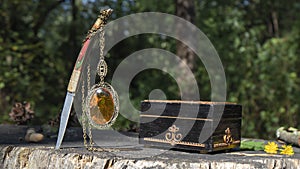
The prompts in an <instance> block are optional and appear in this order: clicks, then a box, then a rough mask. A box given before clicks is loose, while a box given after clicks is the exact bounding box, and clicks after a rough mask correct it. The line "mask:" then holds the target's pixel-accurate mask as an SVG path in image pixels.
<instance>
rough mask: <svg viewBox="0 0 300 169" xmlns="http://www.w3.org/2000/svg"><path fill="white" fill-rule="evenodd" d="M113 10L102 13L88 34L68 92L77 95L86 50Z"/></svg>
mask: <svg viewBox="0 0 300 169" xmlns="http://www.w3.org/2000/svg"><path fill="white" fill-rule="evenodd" d="M112 11H113V10H112V9H106V10H103V11H101V12H100V15H99V16H98V18H97V20H96V22H95V23H94V25H93V26H92V28H91V29H90V30H89V31H88V34H87V36H86V38H85V40H84V41H83V46H82V48H81V50H80V53H79V55H78V58H77V60H76V63H75V66H74V69H73V72H72V75H71V78H70V81H69V85H68V88H67V90H68V92H71V93H75V91H76V88H77V84H78V80H79V77H80V73H81V67H82V63H83V60H84V57H85V55H86V54H85V53H86V50H87V48H88V46H89V43H90V39H91V37H92V36H93V35H95V34H96V32H97V30H99V29H100V28H101V27H103V26H104V25H105V24H106V22H107V19H108V18H109V17H110V15H111V13H112Z"/></svg>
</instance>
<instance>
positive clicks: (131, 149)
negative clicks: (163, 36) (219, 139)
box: [0, 126, 300, 169]
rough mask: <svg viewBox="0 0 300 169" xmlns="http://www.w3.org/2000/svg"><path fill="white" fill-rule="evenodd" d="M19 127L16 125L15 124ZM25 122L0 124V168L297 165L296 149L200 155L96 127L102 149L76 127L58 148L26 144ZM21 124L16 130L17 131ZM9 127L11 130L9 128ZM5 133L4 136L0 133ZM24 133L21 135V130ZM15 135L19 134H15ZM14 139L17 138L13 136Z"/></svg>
mask: <svg viewBox="0 0 300 169" xmlns="http://www.w3.org/2000/svg"><path fill="white" fill-rule="evenodd" d="M16 128H17V129H16ZM24 128H25V130H26V127H25V126H23V127H20V126H17V127H16V126H10V127H7V126H5V130H4V128H3V126H0V134H1V135H2V137H1V138H0V143H1V145H0V149H1V151H0V156H1V158H2V161H1V164H0V168H28V169H35V168H38V169H40V168H49V169H52V168H53V169H57V168H70V169H73V168H99V169H105V168H117V169H119V168H170V169H171V168H172V169H173V168H198V169H223V168H224V169H231V168H232V169H237V168H247V169H248V168H278V169H279V168H291V169H293V168H295V169H296V168H299V169H300V150H299V148H295V147H294V150H295V152H296V153H295V155H293V156H291V157H289V156H284V155H269V154H266V153H264V152H263V151H238V150H236V151H231V152H219V153H214V154H199V153H196V152H182V151H177V150H162V149H158V148H153V147H151V148H150V147H144V146H143V145H141V144H138V138H137V134H134V133H127V134H124V133H123V134H121V133H118V132H115V131H97V132H96V131H94V133H93V136H95V140H96V141H95V142H96V144H97V145H99V146H101V147H102V148H103V151H101V152H89V151H87V150H86V149H85V148H83V139H82V136H81V135H82V132H81V129H79V128H70V129H68V131H67V133H66V137H65V141H64V142H63V145H62V148H61V149H60V150H55V149H54V146H55V141H56V138H55V137H52V138H51V137H47V138H46V139H45V140H44V141H42V142H41V143H26V142H24V141H23V140H22V137H23V135H25V133H24V134H22V132H18V131H21V130H22V131H23V129H24ZM18 129H19V130H18ZM12 131H14V132H13V133H12ZM3 134H4V135H5V134H6V137H3ZM21 134H22V135H21ZM17 135H18V136H17ZM16 139H17V140H16Z"/></svg>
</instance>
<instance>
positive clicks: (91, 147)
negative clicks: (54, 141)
mask: <svg viewBox="0 0 300 169" xmlns="http://www.w3.org/2000/svg"><path fill="white" fill-rule="evenodd" d="M104 44H105V38H104V31H103V29H102V28H101V29H100V61H99V64H98V66H97V72H98V75H99V76H100V84H104V77H105V75H106V72H105V74H103V73H102V72H103V70H101V67H102V68H103V69H104V71H107V67H106V64H105V66H104V67H103V66H102V64H101V61H102V62H105V61H104V47H105V46H104ZM90 79H91V71H90V65H88V67H87V89H88V91H89V90H90V86H91V82H90ZM81 92H82V130H83V144H84V146H85V147H86V149H87V150H89V151H104V149H102V148H95V147H94V141H93V134H92V127H91V124H90V123H89V122H87V117H86V116H87V115H86V111H85V109H84V107H85V105H84V102H85V101H84V100H85V97H84V81H83V85H82V88H81ZM86 123H87V127H86ZM87 128H88V133H87ZM87 135H88V137H89V145H88V143H87Z"/></svg>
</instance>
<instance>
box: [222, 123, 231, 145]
mask: <svg viewBox="0 0 300 169" xmlns="http://www.w3.org/2000/svg"><path fill="white" fill-rule="evenodd" d="M223 141H224V143H226V144H228V145H230V144H232V143H233V138H232V136H231V131H230V128H229V127H227V129H226V130H225V135H224V136H223Z"/></svg>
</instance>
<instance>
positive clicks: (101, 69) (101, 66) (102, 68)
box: [97, 27, 107, 85]
mask: <svg viewBox="0 0 300 169" xmlns="http://www.w3.org/2000/svg"><path fill="white" fill-rule="evenodd" d="M99 47H100V59H99V63H98V66H97V73H98V75H99V77H100V84H101V85H103V84H104V77H105V76H106V73H107V65H106V62H105V60H104V47H105V37H104V29H103V27H101V28H100V43H99Z"/></svg>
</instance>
